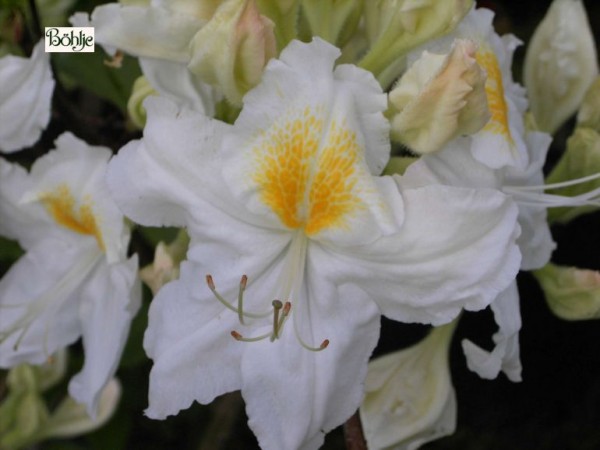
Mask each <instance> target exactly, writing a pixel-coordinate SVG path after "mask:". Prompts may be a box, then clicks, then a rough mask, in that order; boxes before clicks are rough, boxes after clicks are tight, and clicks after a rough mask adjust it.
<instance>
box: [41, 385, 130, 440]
mask: <svg viewBox="0 0 600 450" xmlns="http://www.w3.org/2000/svg"><path fill="white" fill-rule="evenodd" d="M120 398H121V385H120V383H119V382H118V381H117V379H116V378H113V379H112V380H110V381H109V382H108V384H107V385H106V387H105V388H104V389H103V390H102V393H101V394H100V400H99V401H98V410H97V413H96V417H95V418H90V417H89V416H88V413H87V410H86V406H85V405H84V404H80V403H76V402H75V400H73V399H72V398H71V397H66V398H65V399H64V400H63V401H62V402H61V404H60V405H58V407H57V408H56V409H55V410H54V411H53V412H52V415H51V416H50V417H49V418H48V420H47V422H46V424H45V425H44V427H43V429H42V431H41V432H40V435H39V439H40V440H42V439H48V438H56V437H72V436H79V435H82V434H86V433H89V432H91V431H93V430H96V429H98V428H100V427H101V426H102V425H104V424H105V423H106V422H107V421H108V420H109V419H110V418H111V417H112V415H113V414H114V412H115V410H116V409H117V405H118V404H119V399H120Z"/></svg>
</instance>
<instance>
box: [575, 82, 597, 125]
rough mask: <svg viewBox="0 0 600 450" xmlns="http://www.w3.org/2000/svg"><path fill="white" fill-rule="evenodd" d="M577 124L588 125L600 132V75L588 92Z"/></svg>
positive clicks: (580, 109) (578, 115)
mask: <svg viewBox="0 0 600 450" xmlns="http://www.w3.org/2000/svg"><path fill="white" fill-rule="evenodd" d="M577 126H580V127H588V128H592V129H594V130H596V131H597V132H598V133H600V77H597V78H596V81H594V82H593V83H592V85H591V86H590V88H589V89H588V91H587V92H586V94H585V96H584V98H583V103H581V107H580V108H579V113H578V114H577Z"/></svg>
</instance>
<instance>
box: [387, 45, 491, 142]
mask: <svg viewBox="0 0 600 450" xmlns="http://www.w3.org/2000/svg"><path fill="white" fill-rule="evenodd" d="M476 51H477V46H476V44H475V43H473V42H472V41H469V40H464V39H457V40H456V41H455V43H454V45H453V47H452V50H451V51H450V53H449V54H447V55H437V54H433V53H429V52H427V51H425V52H423V54H422V56H421V57H420V58H419V59H418V60H417V61H416V62H415V63H414V64H413V65H412V66H411V67H410V68H409V69H408V70H407V71H406V73H405V74H404V75H403V76H402V78H401V79H400V81H399V82H398V84H397V85H396V87H395V88H394V89H393V90H392V91H391V92H390V95H389V102H390V106H391V108H392V110H393V111H394V112H395V114H394V115H393V117H392V119H391V124H392V128H391V133H392V138H393V139H395V140H397V141H398V142H401V143H402V144H404V145H406V146H407V147H409V148H410V149H411V150H413V151H415V152H416V153H420V154H423V153H432V152H435V151H437V150H440V149H441V148H442V147H444V145H446V144H447V143H448V142H449V141H451V140H452V139H454V138H456V137H458V136H460V135H463V134H473V133H476V132H477V131H479V130H480V129H481V128H483V126H484V125H485V124H486V123H487V121H488V120H489V118H490V112H489V110H488V106H487V98H486V92H485V72H484V71H483V70H482V69H481V67H479V65H478V64H477V61H476V60H475V53H476Z"/></svg>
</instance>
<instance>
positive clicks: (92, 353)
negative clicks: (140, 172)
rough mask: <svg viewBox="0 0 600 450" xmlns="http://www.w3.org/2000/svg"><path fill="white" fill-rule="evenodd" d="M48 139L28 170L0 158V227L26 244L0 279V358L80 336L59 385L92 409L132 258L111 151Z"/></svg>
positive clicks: (36, 359) (119, 321) (132, 301)
mask: <svg viewBox="0 0 600 450" xmlns="http://www.w3.org/2000/svg"><path fill="white" fill-rule="evenodd" d="M56 147H57V149H56V150H54V151H52V152H50V153H48V154H47V155H45V156H43V157H41V158H40V159H38V160H37V161H36V162H35V164H34V165H33V167H32V168H31V172H30V173H29V174H28V173H27V172H26V171H25V170H24V169H23V168H21V167H20V166H18V165H16V164H9V163H7V162H4V161H1V160H0V216H2V222H0V235H3V236H7V237H9V238H11V239H16V240H18V241H19V243H20V244H21V246H22V247H23V249H25V251H26V253H25V255H23V256H22V257H21V258H20V259H19V260H18V261H17V262H16V263H15V264H14V265H13V266H12V267H11V268H10V270H9V271H8V272H7V273H6V275H4V277H3V278H2V280H1V281H0V312H1V314H0V367H4V368H7V367H12V366H14V365H16V364H19V363H21V362H28V363H32V364H41V363H43V362H44V361H46V360H47V359H48V357H49V356H50V355H52V354H53V353H54V352H56V351H57V350H59V349H61V348H63V347H65V346H67V345H69V344H71V343H73V342H74V341H76V340H77V339H78V338H79V337H80V336H81V337H83V347H84V350H85V363H84V366H83V369H82V371H81V372H80V373H79V374H77V375H76V376H75V377H74V378H73V379H72V380H71V383H70V385H69V391H70V393H71V395H72V396H73V397H74V398H75V399H76V400H77V401H78V402H80V403H85V404H86V405H87V409H88V412H89V413H90V414H91V415H93V414H94V413H95V411H96V406H97V402H98V398H99V395H100V393H101V391H102V388H103V387H104V386H105V385H106V383H107V382H108V381H109V380H110V378H111V377H112V375H113V374H114V372H115V370H116V368H117V365H118V362H119V359H120V356H121V351H122V349H123V346H124V344H125V340H126V338H127V334H128V331H129V325H130V322H131V319H132V317H133V316H134V315H135V313H136V312H137V310H138V307H139V303H140V290H139V282H137V281H136V278H137V277H136V273H137V257H136V256H133V257H131V258H129V259H127V256H126V250H127V244H128V242H129V230H128V228H127V226H126V224H125V223H124V219H123V216H122V214H121V212H120V211H119V210H118V208H117V206H116V205H115V204H114V202H113V201H112V199H111V198H110V197H109V195H108V190H107V188H106V185H105V182H104V174H105V171H106V164H107V161H108V159H109V158H110V156H111V152H110V151H109V150H108V149H107V148H103V147H90V146H88V145H87V144H86V143H85V142H83V141H81V140H79V139H77V138H76V137H74V136H73V135H71V134H69V133H65V134H63V135H62V136H60V137H59V138H58V140H57V141H56ZM31 280H35V282H31Z"/></svg>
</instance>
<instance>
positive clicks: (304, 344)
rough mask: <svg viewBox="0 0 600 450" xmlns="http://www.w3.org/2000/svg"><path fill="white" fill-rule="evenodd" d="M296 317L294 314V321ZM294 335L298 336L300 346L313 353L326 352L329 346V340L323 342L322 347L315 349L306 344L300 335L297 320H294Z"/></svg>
mask: <svg viewBox="0 0 600 450" xmlns="http://www.w3.org/2000/svg"><path fill="white" fill-rule="evenodd" d="M296 316H297V314H294V319H295V318H296ZM294 333H295V334H296V339H298V342H300V345H301V346H302V347H304V348H305V349H306V350H310V351H311V352H320V351H321V350H325V349H326V348H327V347H328V346H329V339H325V340H323V342H321V345H319V346H318V347H313V346H311V345H308V344H307V343H306V342H304V340H303V339H302V338H301V337H300V333H299V332H298V324H297V323H296V320H294Z"/></svg>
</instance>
